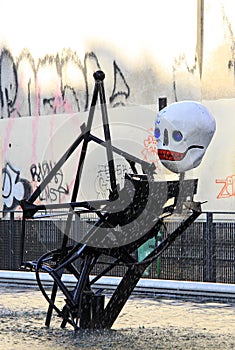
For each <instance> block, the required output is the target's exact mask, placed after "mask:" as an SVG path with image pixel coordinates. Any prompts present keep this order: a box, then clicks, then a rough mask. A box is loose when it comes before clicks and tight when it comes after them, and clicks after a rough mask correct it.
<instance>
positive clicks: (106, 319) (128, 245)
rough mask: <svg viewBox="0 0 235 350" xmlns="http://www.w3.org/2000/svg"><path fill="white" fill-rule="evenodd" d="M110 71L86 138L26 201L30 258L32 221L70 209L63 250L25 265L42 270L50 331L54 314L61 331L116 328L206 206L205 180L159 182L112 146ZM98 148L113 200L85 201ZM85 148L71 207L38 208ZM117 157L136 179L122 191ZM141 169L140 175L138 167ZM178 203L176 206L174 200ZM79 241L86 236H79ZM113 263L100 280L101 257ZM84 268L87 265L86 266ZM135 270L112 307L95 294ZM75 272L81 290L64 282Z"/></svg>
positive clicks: (99, 87)
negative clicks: (92, 152) (90, 161)
mask: <svg viewBox="0 0 235 350" xmlns="http://www.w3.org/2000/svg"><path fill="white" fill-rule="evenodd" d="M104 77H105V75H104V73H103V72H102V71H97V72H96V73H94V79H95V88H94V93H93V98H92V102H91V107H90V110H89V115H88V121H87V124H86V125H85V124H84V125H82V127H81V135H80V136H78V138H77V139H76V141H75V142H74V143H73V144H72V145H71V146H70V148H69V149H68V150H67V151H66V152H65V153H64V155H63V156H62V157H61V159H60V160H59V161H58V162H57V163H56V165H55V166H54V168H53V169H52V171H51V172H50V173H49V174H48V176H47V177H46V178H45V179H44V181H43V182H42V183H41V185H40V187H38V188H37V189H36V190H35V192H34V193H33V194H32V195H31V197H30V198H29V199H28V200H27V201H26V200H24V201H22V203H21V206H22V209H23V221H22V222H23V229H22V246H21V250H22V259H23V253H24V240H25V221H26V220H27V219H31V218H33V216H34V215H35V214H36V213H37V212H38V211H44V210H49V209H61V208H67V209H68V212H67V219H66V227H65V230H64V235H63V242H62V245H61V247H60V248H58V249H56V250H54V251H51V252H48V253H45V254H44V255H43V256H42V257H41V258H39V259H38V260H37V261H30V262H26V263H25V262H23V263H22V265H24V267H26V268H30V269H34V270H35V273H36V278H37V282H38V285H39V288H40V290H41V291H42V294H43V295H44V297H45V298H46V300H47V301H48V303H49V307H48V312H47V317H46V325H47V326H50V322H51V317H52V313H53V311H55V312H56V313H57V314H58V316H59V317H61V320H62V323H61V327H65V326H66V324H70V325H71V326H72V327H74V329H75V330H76V329H78V328H111V327H112V325H113V323H114V322H115V320H116V318H117V317H118V315H119V313H120V311H121V310H122V308H123V306H124V305H125V303H126V301H127V300H128V298H129V296H130V295H131V293H132V291H133V290H134V288H135V286H136V284H137V283H138V281H139V279H140V278H141V277H142V275H143V273H144V271H145V269H146V268H147V267H148V266H149V265H150V264H151V263H152V262H153V261H154V260H156V259H157V258H158V257H159V255H160V254H161V253H162V252H163V251H164V250H165V249H167V248H168V247H169V246H170V245H171V244H172V243H173V242H174V241H175V239H176V238H177V237H178V236H179V235H181V234H182V233H183V232H184V231H185V230H186V229H187V228H188V227H189V226H190V225H191V224H192V223H193V222H194V221H195V219H196V218H197V217H198V216H199V215H200V213H201V206H200V203H195V202H193V196H194V194H195V193H196V190H197V180H184V179H183V177H182V178H181V177H180V178H179V180H178V181H156V180H155V178H154V171H155V167H154V165H153V164H149V163H147V162H145V161H143V160H141V159H138V158H137V157H134V156H133V155H130V154H128V153H127V152H125V151H123V150H121V149H119V148H116V147H114V146H113V145H112V142H111V136H110V129H109V121H108V113H107V108H106V101H105V92H104V85H103V80H104ZM98 98H99V99H100V107H101V114H102V119H103V131H104V140H101V139H99V138H97V137H96V136H94V135H93V134H92V133H91V130H92V122H93V118H94V112H95V106H96V104H97V100H98ZM90 142H95V143H96V144H99V145H100V146H102V147H105V149H106V155H107V162H108V169H109V178H110V195H109V198H107V199H105V200H93V201H81V202H79V201H77V195H78V190H79V188H80V183H81V175H82V171H83V165H84V161H85V158H86V154H87V149H88V145H89V143H90ZM81 144H82V149H81V153H80V159H79V163H78V169H77V174H76V177H75V182H74V187H73V192H72V197H71V202H70V203H60V204H48V205H35V204H34V202H35V201H36V199H37V198H38V197H39V195H40V194H41V192H42V191H43V190H44V188H45V187H46V186H47V184H48V183H49V182H50V180H51V179H52V178H53V176H54V175H55V174H56V172H57V171H58V170H59V169H60V168H61V167H62V166H63V164H64V163H65V162H66V161H67V159H69V157H70V156H71V155H72V154H73V152H74V151H75V149H77V147H78V146H79V145H81ZM114 153H116V154H118V155H119V156H121V157H123V158H124V159H125V160H126V161H127V162H128V163H129V165H130V168H131V170H132V173H131V174H126V175H125V184H124V187H123V188H120V187H119V185H118V184H117V181H116V175H115V166H114V158H113V155H114ZM136 165H138V166H140V167H141V173H138V171H137V166H136ZM169 200H170V202H169ZM185 207H187V216H186V217H185V218H184V220H183V221H181V223H179V224H178V226H177V227H176V229H175V230H173V231H172V232H170V233H169V234H168V235H167V237H165V239H164V240H162V242H161V243H160V244H159V245H158V246H156V247H155V248H154V249H153V250H152V252H151V253H150V254H149V255H148V256H147V257H145V259H144V260H143V261H138V259H137V258H136V257H135V254H134V252H135V251H136V250H137V249H138V248H139V247H140V246H141V245H142V244H143V243H145V242H146V241H147V240H148V239H150V238H152V237H155V236H157V234H158V232H159V230H160V229H161V227H162V226H163V225H164V220H165V218H166V217H168V216H170V215H173V214H175V213H182V210H183V208H185ZM89 213H93V214H94V215H95V216H96V218H97V219H96V221H94V222H93V223H92V225H91V226H90V228H89V229H88V231H87V232H86V234H85V235H83V236H82V237H81V240H78V241H77V242H74V244H73V245H69V244H68V242H69V236H70V230H71V225H72V221H73V217H74V215H78V216H79V217H80V216H81V215H83V214H86V215H87V214H89ZM78 236H79V235H78ZM104 256H106V257H111V258H112V259H111V262H110V263H109V262H108V260H107V261H106V264H107V266H106V267H105V268H104V269H103V270H102V271H101V272H100V273H99V274H98V275H97V276H95V277H94V278H91V271H92V269H93V268H94V266H96V264H99V263H100V259H101V257H104ZM78 262H79V263H78ZM117 265H125V266H126V267H127V269H126V272H125V274H124V275H123V277H122V279H121V282H120V284H119V285H118V286H117V287H116V290H115V291H114V292H113V295H112V296H111V298H110V300H109V302H108V303H107V305H106V306H105V296H104V295H103V294H102V292H101V291H98V292H95V291H94V290H93V289H94V288H93V285H94V283H95V282H96V281H97V280H99V279H100V278H101V277H102V276H104V275H105V274H107V272H109V271H110V270H111V269H112V268H113V267H114V266H117ZM40 272H46V273H48V274H49V275H50V276H51V277H52V278H53V281H54V282H53V287H52V291H51V293H50V294H49V293H48V291H47V290H46V289H45V288H44V286H43V284H42V282H41V279H40ZM65 272H68V273H70V274H71V275H73V276H74V278H75V280H76V285H75V288H73V289H72V290H71V289H69V288H68V287H67V286H66V284H65V283H64V282H63V278H62V277H63V274H64V273H65ZM58 290H60V292H62V294H63V296H64V297H65V302H64V305H63V307H62V308H61V307H59V306H58V305H57V303H56V298H57V292H58Z"/></svg>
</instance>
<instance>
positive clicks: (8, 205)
mask: <svg viewBox="0 0 235 350" xmlns="http://www.w3.org/2000/svg"><path fill="white" fill-rule="evenodd" d="M30 193H31V185H30V183H29V181H28V180H26V179H23V178H21V177H20V171H19V170H17V169H15V168H14V167H13V166H12V165H11V164H10V163H7V164H6V166H5V167H4V168H3V170H2V201H3V211H5V212H7V211H9V210H11V209H14V208H16V207H17V206H18V205H19V202H20V201H21V200H22V199H25V198H28V197H29V195H30Z"/></svg>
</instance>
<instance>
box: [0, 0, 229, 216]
mask: <svg viewBox="0 0 235 350" xmlns="http://www.w3.org/2000/svg"><path fill="white" fill-rule="evenodd" d="M198 3H203V1H197V0H190V1H188V0H178V1H175V0H165V1H160V0H147V1H146V2H144V3H143V2H135V3H134V7H133V2H132V1H126V0H125V1H124V0H120V1H118V2H116V3H112V6H111V3H110V1H108V0H100V1H99V2H97V1H95V0H88V1H85V2H84V1H78V0H76V1H75V0H68V1H67V3H66V6H65V3H64V2H62V1H55V0H51V1H46V0H42V1H40V2H38V3H35V2H34V3H32V1H30V0H22V1H17V0H8V1H7V2H3V1H2V3H1V13H2V14H3V15H2V17H1V21H0V48H1V56H0V89H1V94H0V100H1V104H0V114H1V118H2V119H3V120H2V121H0V133H1V136H2V159H3V202H4V205H5V207H6V208H7V209H11V208H17V205H18V200H19V199H21V198H22V196H24V195H25V196H27V195H28V193H29V191H31V190H32V188H34V187H35V186H36V185H37V181H39V182H40V180H41V178H42V175H43V173H44V174H45V173H46V172H47V171H48V169H49V168H50V166H51V165H52V164H53V163H54V162H55V161H56V159H57V158H58V156H59V154H60V151H63V150H64V148H66V147H67V145H69V143H70V140H71V139H73V138H74V137H75V136H76V135H77V133H79V127H80V123H81V121H82V120H85V119H86V114H84V111H86V110H87V109H88V107H89V105H90V101H91V96H92V92H93V86H94V79H93V77H92V75H93V73H94V71H96V70H97V69H102V70H103V71H104V72H105V74H106V78H105V82H104V83H105V91H106V99H107V103H108V104H109V105H110V114H111V116H113V115H115V118H117V121H119V122H120V123H122V122H123V118H124V116H125V113H126V114H127V115H128V118H129V119H128V120H130V125H133V124H134V126H135V125H136V124H137V125H141V128H142V129H141V131H140V129H138V132H139V133H140V134H139V135H141V136H135V140H136V139H138V140H139V141H138V145H136V149H137V150H138V151H137V150H135V147H133V145H134V143H133V142H132V141H130V142H129V143H128V142H125V147H129V146H130V143H131V144H132V147H131V152H137V153H139V156H142V157H144V156H145V155H146V154H147V155H148V157H150V158H151V157H153V158H154V159H155V158H156V154H155V151H154V152H152V151H150V152H149V151H148V150H147V151H146V150H145V149H146V147H147V146H146V144H147V145H148V141H146V140H149V139H148V136H146V135H150V143H151V142H152V139H151V135H152V134H151V133H152V131H151V129H152V128H153V121H154V117H155V114H156V111H157V102H158V98H159V97H160V96H166V97H167V99H168V103H171V102H174V101H176V100H178V101H180V100H184V99H193V100H197V101H203V103H205V104H206V105H207V106H208V107H209V109H211V110H212V112H213V114H214V115H215V117H216V120H217V122H218V127H217V131H216V135H215V136H214V139H213V143H212V144H211V145H210V147H209V150H208V152H207V154H206V157H205V160H204V161H203V163H202V165H201V166H200V167H199V169H197V170H196V172H195V174H196V175H198V176H199V177H200V182H199V183H200V186H199V197H200V196H201V197H203V198H202V200H207V199H208V198H209V202H208V204H205V208H208V209H211V210H215V209H220V210H231V209H233V199H234V198H233V197H234V195H235V194H234V192H235V191H234V190H233V189H234V187H233V186H234V174H235V170H234V161H233V160H234V156H233V154H234V143H233V141H232V139H233V135H232V130H233V124H234V122H233V108H234V106H233V104H234V100H233V98H234V97H235V86H234V76H235V73H234V66H235V51H234V50H235V49H234V48H235V36H234V30H235V28H234V27H235V4H234V1H233V0H224V1H223V2H221V1H219V0H205V1H204V16H203V18H204V27H202V28H201V29H203V36H200V30H199V31H198V24H199V23H200V20H198V16H197V5H198ZM199 29H200V28H199ZM200 67H202V70H201V71H200ZM120 106H125V107H124V109H125V113H124V112H123V111H122V112H119V109H117V107H120ZM135 106H147V109H148V112H146V111H145V112H144V113H142V112H143V110H142V108H145V107H138V108H137V110H138V111H136V110H135ZM114 107H116V108H114ZM127 107H128V108H129V109H128V108H127ZM130 111H131V112H130ZM133 111H135V113H137V114H138V118H137V117H135V116H133V115H132V112H133ZM146 113H147V114H148V115H149V117H148V118H145V117H143V115H144V116H145V114H146ZM20 117H26V118H20ZM28 117H30V118H28ZM119 118H120V119H119ZM142 118H144V119H142ZM224 119H226V122H225V123H224ZM115 120H116V119H115ZM67 124H68V125H67ZM61 125H63V126H61ZM74 125H75V127H74ZM58 128H59V130H60V131H58V130H57V129H58ZM130 128H131V129H132V131H130V130H129V129H130ZM121 129H122V128H121ZM61 130H62V131H61ZM64 130H65V131H64ZM133 130H135V128H134V129H133V128H132V126H131V127H129V126H128V128H127V133H128V135H127V136H126V139H128V138H129V137H130V138H131V137H132V135H135V133H134V132H133ZM143 130H145V131H143ZM55 131H56V132H55ZM119 131H120V128H119ZM119 131H118V132H119ZM114 132H115V131H114ZM118 132H117V134H118ZM135 132H137V130H135ZM57 133H59V134H60V138H59V139H60V141H59V142H58V140H57V138H56V135H57ZM121 133H123V130H121ZM225 135H226V136H225ZM118 137H119V136H116V138H118ZM221 138H223V141H221ZM230 138H231V140H230ZM227 143H228V145H227ZM46 145H48V146H46ZM126 145H128V146H126ZM225 145H226V146H225ZM45 147H46V148H47V151H45ZM224 147H226V151H225V150H224ZM147 148H148V147H147ZM152 149H154V150H155V149H156V145H155V144H153V148H151V150H152ZM143 150H145V151H143ZM141 151H143V153H141ZM45 152H46V153H45ZM144 152H145V153H144ZM146 152H147V153H146ZM225 154H226V156H225ZM100 157H101V155H100ZM215 159H216V160H215ZM217 160H218V161H217ZM40 166H41V168H40ZM100 166H101V164H100ZM158 166H159V164H158ZM71 167H72V168H71V171H69V173H70V174H71V173H73V171H72V170H74V168H73V166H72V165H71ZM101 168H102V166H101ZM208 169H210V171H208ZM211 169H212V170H211ZM98 170H102V169H98ZM102 171H105V170H104V169H103V170H102ZM40 172H41V173H40ZM59 177H60V180H59V181H57V180H58V179H57V178H56V179H54V184H51V188H52V191H49V192H47V193H45V198H44V199H47V201H55V200H57V201H58V200H61V199H62V198H63V199H64V198H67V197H69V195H70V192H69V191H70V188H71V184H72V178H71V176H70V177H68V174H67V172H66V171H64V172H63V171H62V172H61V173H60V174H58V178H59ZM12 184H17V186H14V187H15V188H14V190H13V187H12ZM223 184H225V185H226V184H227V185H226V186H227V187H226V186H225V188H224V189H223V190H222V189H221V186H222V185H223ZM208 186H209V187H208ZM208 188H210V191H208ZM225 189H226V191H227V192H226V195H225V194H224V193H225ZM220 191H222V193H220ZM204 193H205V196H204ZM204 197H206V198H204ZM42 200H43V198H42Z"/></svg>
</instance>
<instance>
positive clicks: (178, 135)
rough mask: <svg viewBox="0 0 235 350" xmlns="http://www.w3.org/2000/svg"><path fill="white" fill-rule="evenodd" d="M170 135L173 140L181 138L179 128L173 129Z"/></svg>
mask: <svg viewBox="0 0 235 350" xmlns="http://www.w3.org/2000/svg"><path fill="white" fill-rule="evenodd" d="M172 137H173V140H175V141H176V142H180V141H181V140H182V139H183V135H182V133H181V131H179V130H174V131H173V133H172Z"/></svg>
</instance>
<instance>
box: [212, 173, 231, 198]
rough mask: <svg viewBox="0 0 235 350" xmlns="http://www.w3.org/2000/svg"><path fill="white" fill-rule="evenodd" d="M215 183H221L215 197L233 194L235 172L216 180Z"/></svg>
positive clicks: (227, 196)
mask: <svg viewBox="0 0 235 350" xmlns="http://www.w3.org/2000/svg"><path fill="white" fill-rule="evenodd" d="M215 182H216V183H217V184H221V185H222V186H221V190H220V192H219V193H218V195H217V198H218V199H219V198H230V197H234V196H235V174H233V175H230V176H227V177H226V178H225V179H223V180H218V179H217V180H216V181H215Z"/></svg>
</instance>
